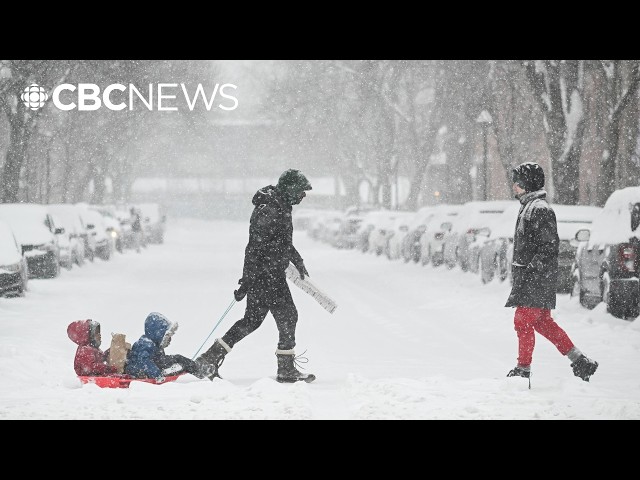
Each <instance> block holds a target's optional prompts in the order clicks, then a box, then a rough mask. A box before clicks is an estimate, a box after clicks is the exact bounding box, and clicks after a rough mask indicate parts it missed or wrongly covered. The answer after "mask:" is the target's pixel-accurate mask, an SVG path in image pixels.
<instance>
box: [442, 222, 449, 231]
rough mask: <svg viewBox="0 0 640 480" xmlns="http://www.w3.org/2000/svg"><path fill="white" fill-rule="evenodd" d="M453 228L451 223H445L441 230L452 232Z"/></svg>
mask: <svg viewBox="0 0 640 480" xmlns="http://www.w3.org/2000/svg"><path fill="white" fill-rule="evenodd" d="M451 226H452V224H451V222H443V223H442V224H441V225H440V228H441V229H442V230H444V231H445V232H450V231H451Z"/></svg>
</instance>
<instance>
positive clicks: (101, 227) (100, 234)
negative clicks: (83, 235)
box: [76, 203, 113, 260]
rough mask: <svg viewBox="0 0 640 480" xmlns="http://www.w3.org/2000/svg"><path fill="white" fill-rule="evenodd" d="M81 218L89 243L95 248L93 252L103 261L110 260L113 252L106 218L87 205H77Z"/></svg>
mask: <svg viewBox="0 0 640 480" xmlns="http://www.w3.org/2000/svg"><path fill="white" fill-rule="evenodd" d="M76 205H77V206H78V208H79V212H80V217H81V218H82V221H83V223H84V225H85V228H86V229H87V231H88V238H89V239H90V240H89V242H90V244H91V245H92V247H93V252H95V255H96V256H97V257H98V258H101V259H102V260H109V259H110V258H111V252H112V250H113V246H112V245H113V243H112V242H113V241H112V239H111V238H110V235H111V233H110V232H108V231H107V225H106V223H105V221H104V217H103V216H102V215H101V214H100V213H99V212H98V211H96V210H93V209H92V208H90V207H89V205H88V204H86V203H77V204H76Z"/></svg>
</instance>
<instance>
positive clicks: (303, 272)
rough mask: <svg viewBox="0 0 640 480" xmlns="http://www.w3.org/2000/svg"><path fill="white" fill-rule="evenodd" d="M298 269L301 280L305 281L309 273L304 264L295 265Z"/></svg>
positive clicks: (301, 262)
mask: <svg viewBox="0 0 640 480" xmlns="http://www.w3.org/2000/svg"><path fill="white" fill-rule="evenodd" d="M294 266H295V267H296V268H297V269H298V273H299V274H300V278H301V279H302V280H304V277H305V276H307V277H308V276H309V272H307V269H306V267H305V266H304V262H303V261H300V263H297V264H295V265H294Z"/></svg>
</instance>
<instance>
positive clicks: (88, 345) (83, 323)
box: [67, 320, 116, 376]
mask: <svg viewBox="0 0 640 480" xmlns="http://www.w3.org/2000/svg"><path fill="white" fill-rule="evenodd" d="M92 323H93V324H94V325H97V322H94V321H93V320H77V321H75V322H72V323H70V324H69V326H68V327H67V335H68V336H69V338H70V339H71V340H72V341H73V342H74V343H76V344H77V345H78V349H77V350H76V356H75V359H74V360H73V368H74V369H75V371H76V374H77V375H82V376H105V375H110V374H115V373H116V367H115V366H111V365H109V364H108V363H107V359H108V358H109V350H107V351H105V352H103V351H102V350H100V349H99V348H98V346H96V338H95V335H94V329H95V326H94V328H93V329H92V328H91V326H92Z"/></svg>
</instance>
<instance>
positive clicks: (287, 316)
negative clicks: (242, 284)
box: [222, 276, 298, 350]
mask: <svg viewBox="0 0 640 480" xmlns="http://www.w3.org/2000/svg"><path fill="white" fill-rule="evenodd" d="M269 312H271V314H272V315H273V318H274V319H275V321H276V326H277V327H278V333H279V335H280V338H279V341H278V348H279V349H280V350H291V349H293V348H294V347H295V346H296V324H297V323H298V310H297V309H296V306H295V304H294V303H293V298H292V297H291V291H290V290H289V285H288V284H287V278H286V277H285V276H282V277H278V278H275V279H274V278H271V279H268V280H263V281H257V282H256V284H255V285H254V286H253V287H252V288H250V289H249V293H248V294H247V308H246V310H245V312H244V317H243V318H242V319H240V320H238V321H237V322H236V323H234V324H233V326H232V327H231V328H230V329H229V330H228V331H227V333H225V334H224V336H223V337H222V340H224V341H225V342H226V344H227V345H229V347H231V348H233V346H234V345H235V344H236V343H238V342H239V341H240V340H242V339H243V338H244V337H246V336H247V335H249V334H250V333H251V332H253V331H255V330H256V329H257V328H258V327H259V326H260V325H262V322H263V321H264V319H265V318H266V316H267V313H269Z"/></svg>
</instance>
